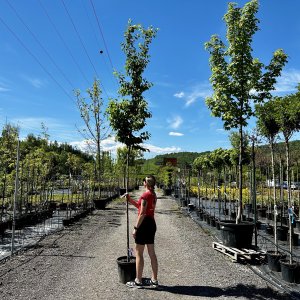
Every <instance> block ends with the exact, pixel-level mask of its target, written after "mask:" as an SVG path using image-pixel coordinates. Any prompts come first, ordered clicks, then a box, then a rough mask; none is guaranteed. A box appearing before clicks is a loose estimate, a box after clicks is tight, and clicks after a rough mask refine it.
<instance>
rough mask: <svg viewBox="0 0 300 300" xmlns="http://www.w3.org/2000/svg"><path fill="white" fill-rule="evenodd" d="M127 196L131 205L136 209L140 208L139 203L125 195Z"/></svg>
mask: <svg viewBox="0 0 300 300" xmlns="http://www.w3.org/2000/svg"><path fill="white" fill-rule="evenodd" d="M125 195H126V199H127V201H128V202H129V203H131V204H132V205H134V206H135V207H136V208H138V204H137V201H135V200H134V199H132V198H131V197H130V195H129V194H125Z"/></svg>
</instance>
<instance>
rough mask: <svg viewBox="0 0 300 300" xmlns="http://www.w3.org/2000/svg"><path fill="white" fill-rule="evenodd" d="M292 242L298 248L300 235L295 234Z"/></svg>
mask: <svg viewBox="0 0 300 300" xmlns="http://www.w3.org/2000/svg"><path fill="white" fill-rule="evenodd" d="M292 242H293V246H298V242H299V234H298V233H293V236H292Z"/></svg>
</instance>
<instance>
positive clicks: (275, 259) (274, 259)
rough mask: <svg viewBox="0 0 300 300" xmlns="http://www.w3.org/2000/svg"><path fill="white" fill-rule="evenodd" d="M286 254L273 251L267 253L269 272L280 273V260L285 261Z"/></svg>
mask: <svg viewBox="0 0 300 300" xmlns="http://www.w3.org/2000/svg"><path fill="white" fill-rule="evenodd" d="M285 258H286V254H283V253H281V252H277V253H275V251H267V260H268V267H269V269H270V270H271V271H275V272H280V271H281V264H280V260H282V259H285Z"/></svg>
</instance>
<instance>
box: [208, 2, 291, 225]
mask: <svg viewBox="0 0 300 300" xmlns="http://www.w3.org/2000/svg"><path fill="white" fill-rule="evenodd" d="M236 5H237V4H236V3H229V4H228V11H227V13H226V14H225V16H224V20H225V22H226V26H227V35H226V37H227V40H228V47H227V48H226V45H225V44H224V43H223V42H222V41H221V39H220V38H219V37H218V36H217V35H213V36H212V37H211V39H210V41H209V42H207V43H206V44H205V48H206V49H207V50H208V51H209V53H210V67H211V71H212V76H211V78H210V81H211V84H212V87H213V91H214V94H213V95H212V97H208V98H207V100H206V103H207V105H208V107H209V108H210V110H211V112H212V115H213V116H215V117H220V118H221V119H222V120H223V122H224V128H225V129H226V130H230V129H232V128H238V129H239V136H240V141H242V140H243V127H245V126H247V122H248V119H249V118H250V117H251V116H253V115H254V110H253V106H252V103H253V102H254V103H260V102H262V101H263V100H265V99H267V98H270V97H271V93H270V91H272V90H273V89H274V84H275V83H276V78H277V77H278V76H279V75H280V73H281V70H282V68H283V66H284V65H285V63H286V62H287V56H286V54H285V53H284V52H283V51H282V50H277V51H275V52H274V54H273V57H272V59H271V62H270V63H269V65H267V66H265V65H264V64H263V63H261V62H260V61H259V60H258V59H257V58H253V57H252V47H251V43H252V36H253V35H254V33H255V32H256V31H257V30H258V26H257V24H258V22H259V20H258V19H257V18H256V16H255V15H256V13H257V11H258V0H252V1H250V2H248V3H246V4H245V6H244V7H243V8H239V7H236ZM243 151H244V149H243V144H242V143H241V142H240V150H239V210H238V215H237V219H236V223H239V222H240V221H241V216H242V172H243V167H242V157H243Z"/></svg>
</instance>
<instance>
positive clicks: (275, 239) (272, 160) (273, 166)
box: [270, 142, 278, 254]
mask: <svg viewBox="0 0 300 300" xmlns="http://www.w3.org/2000/svg"><path fill="white" fill-rule="evenodd" d="M270 147H271V172H272V180H273V204H274V206H273V208H274V242H275V253H276V254H277V253H278V239H277V205H276V183H275V161H274V143H273V142H271V143H270Z"/></svg>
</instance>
